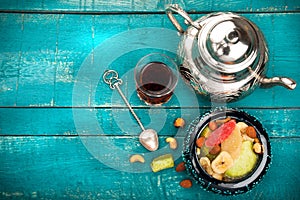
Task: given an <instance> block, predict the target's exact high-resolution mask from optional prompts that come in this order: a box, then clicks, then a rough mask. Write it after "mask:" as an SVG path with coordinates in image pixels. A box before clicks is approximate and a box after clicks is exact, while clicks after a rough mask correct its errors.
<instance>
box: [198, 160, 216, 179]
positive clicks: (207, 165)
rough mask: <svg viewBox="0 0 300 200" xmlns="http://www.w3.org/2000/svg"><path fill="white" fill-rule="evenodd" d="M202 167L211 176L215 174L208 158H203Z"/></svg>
mask: <svg viewBox="0 0 300 200" xmlns="http://www.w3.org/2000/svg"><path fill="white" fill-rule="evenodd" d="M199 162H200V165H201V167H202V168H203V169H204V170H205V171H206V173H208V174H209V175H212V174H213V173H214V172H213V171H212V169H211V164H210V160H209V158H208V157H201V158H200V160H199Z"/></svg>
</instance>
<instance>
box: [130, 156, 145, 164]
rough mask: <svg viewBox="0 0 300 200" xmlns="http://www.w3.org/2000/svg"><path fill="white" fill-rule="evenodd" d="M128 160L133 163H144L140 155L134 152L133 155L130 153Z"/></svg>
mask: <svg viewBox="0 0 300 200" xmlns="http://www.w3.org/2000/svg"><path fill="white" fill-rule="evenodd" d="M129 161H130V162H131V163H135V162H140V163H144V162H145V159H144V157H143V156H142V155H139V154H135V155H132V156H131V157H130V159H129Z"/></svg>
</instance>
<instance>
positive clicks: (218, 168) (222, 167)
mask: <svg viewBox="0 0 300 200" xmlns="http://www.w3.org/2000/svg"><path fill="white" fill-rule="evenodd" d="M232 165H233V159H232V157H231V155H230V154H229V153H228V152H226V151H222V152H221V153H220V154H219V155H218V156H217V157H216V158H215V159H214V160H213V161H212V163H211V168H212V170H213V171H214V172H216V173H218V174H223V173H224V172H226V170H227V169H229V168H230V167H231V166H232Z"/></svg>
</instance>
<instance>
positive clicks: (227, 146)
mask: <svg viewBox="0 0 300 200" xmlns="http://www.w3.org/2000/svg"><path fill="white" fill-rule="evenodd" d="M242 142H243V138H242V135H241V132H240V130H239V128H238V127H237V126H236V127H235V128H234V130H233V131H232V133H231V134H230V135H229V136H228V138H227V139H226V140H224V141H223V142H222V143H221V149H222V151H226V152H228V153H229V154H230V155H231V157H232V159H233V160H235V159H237V158H238V157H239V155H240V152H241V148H242Z"/></svg>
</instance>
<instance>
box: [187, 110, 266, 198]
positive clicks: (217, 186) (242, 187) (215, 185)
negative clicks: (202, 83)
mask: <svg viewBox="0 0 300 200" xmlns="http://www.w3.org/2000/svg"><path fill="white" fill-rule="evenodd" d="M227 116H229V117H231V118H233V119H236V120H237V121H243V122H245V123H246V124H248V125H250V126H253V127H254V128H255V129H256V133H257V137H258V139H259V140H260V142H261V143H262V145H263V147H264V151H263V153H262V154H260V155H259V158H258V161H257V165H256V167H255V169H253V170H252V172H251V173H250V174H248V175H246V176H245V177H242V178H239V179H235V180H232V181H223V180H222V181H220V180H217V179H215V178H213V177H212V176H210V175H208V174H207V173H206V172H205V171H204V170H203V169H202V167H201V166H200V163H199V159H198V156H197V153H196V148H197V147H196V144H195V141H196V140H197V138H199V135H200V134H201V132H202V130H203V129H204V128H205V127H206V126H207V124H208V123H209V122H210V121H211V120H215V119H220V118H224V117H227ZM183 160H184V162H185V165H186V169H187V171H188V173H189V174H190V175H191V176H193V177H194V179H195V180H196V182H197V183H199V184H200V185H201V186H202V187H203V188H204V189H206V190H209V191H213V192H215V193H219V194H223V195H236V194H241V193H245V192H247V191H249V190H251V189H252V188H253V187H254V186H255V185H257V184H258V183H259V182H260V180H261V179H262V177H263V176H264V174H265V173H266V171H267V170H268V168H269V165H270V162H271V146H270V142H269V138H268V134H267V132H266V130H265V129H264V128H263V126H262V124H261V123H260V122H259V121H258V120H257V119H256V118H255V117H253V116H251V115H249V114H247V113H246V112H244V111H240V110H235V109H225V108H218V109H215V110H213V111H210V112H208V113H206V114H205V115H204V116H202V117H199V118H197V119H195V120H194V121H193V122H192V123H191V124H190V126H189V129H188V134H187V136H186V138H185V142H184V149H183Z"/></svg>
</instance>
